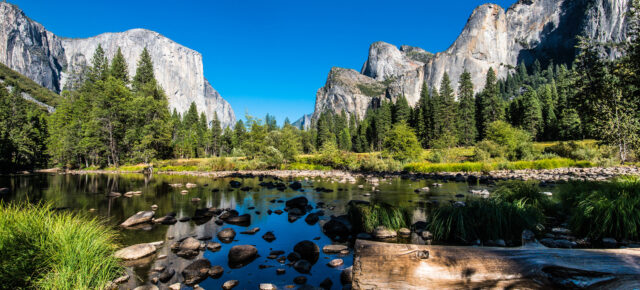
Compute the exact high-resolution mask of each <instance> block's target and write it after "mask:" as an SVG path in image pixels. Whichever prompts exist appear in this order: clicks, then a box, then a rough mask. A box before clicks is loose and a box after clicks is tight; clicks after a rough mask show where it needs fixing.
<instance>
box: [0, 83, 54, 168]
mask: <svg viewBox="0 0 640 290" xmlns="http://www.w3.org/2000/svg"><path fill="white" fill-rule="evenodd" d="M46 119H47V114H46V111H45V110H43V109H42V108H40V107H38V106H37V105H35V104H33V103H31V102H28V101H26V100H25V99H23V98H22V97H21V96H20V91H19V88H18V87H14V89H13V92H12V93H11V94H9V92H7V90H6V88H5V87H4V84H2V83H0V172H15V171H19V170H32V169H35V168H41V167H43V166H46V164H47V158H48V156H47V155H46V153H45V152H46V147H45V146H46V140H47V137H48V132H47V121H46Z"/></svg>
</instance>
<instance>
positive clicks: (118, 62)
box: [111, 47, 129, 84]
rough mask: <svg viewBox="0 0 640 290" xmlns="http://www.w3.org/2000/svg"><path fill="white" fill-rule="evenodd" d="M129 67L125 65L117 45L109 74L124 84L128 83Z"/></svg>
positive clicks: (125, 62)
mask: <svg viewBox="0 0 640 290" xmlns="http://www.w3.org/2000/svg"><path fill="white" fill-rule="evenodd" d="M128 71H129V69H128V67H127V61H126V60H125V59H124V55H122V50H120V48H119V47H118V51H117V52H116V54H115V56H114V57H113V60H111V75H112V76H113V77H114V78H116V79H117V80H121V81H122V82H124V83H125V84H127V83H129V72H128Z"/></svg>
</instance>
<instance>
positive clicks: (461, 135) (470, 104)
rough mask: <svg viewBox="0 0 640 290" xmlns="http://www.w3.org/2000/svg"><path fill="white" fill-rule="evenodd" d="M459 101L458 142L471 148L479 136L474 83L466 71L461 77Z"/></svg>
mask: <svg viewBox="0 0 640 290" xmlns="http://www.w3.org/2000/svg"><path fill="white" fill-rule="evenodd" d="M458 99H459V100H460V105H459V108H458V118H457V120H458V124H457V131H458V140H459V142H460V144H461V145H464V146H470V145H473V143H474V142H475V140H476V137H477V135H478V132H477V129H476V107H475V99H474V98H473V83H472V82H471V74H470V73H469V72H467V71H466V70H465V71H464V73H462V75H461V76H460V83H459V87H458Z"/></svg>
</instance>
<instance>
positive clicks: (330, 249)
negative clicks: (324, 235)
mask: <svg viewBox="0 0 640 290" xmlns="http://www.w3.org/2000/svg"><path fill="white" fill-rule="evenodd" d="M345 250H349V247H347V246H345V245H326V246H324V247H322V252H323V253H325V254H337V253H340V252H342V251H345Z"/></svg>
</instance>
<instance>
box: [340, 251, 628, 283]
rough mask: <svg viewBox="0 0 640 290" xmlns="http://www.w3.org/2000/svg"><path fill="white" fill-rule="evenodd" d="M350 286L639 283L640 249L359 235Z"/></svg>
mask: <svg viewBox="0 0 640 290" xmlns="http://www.w3.org/2000/svg"><path fill="white" fill-rule="evenodd" d="M352 286H353V289H461V288H463V289H465V288H466V289H468V288H503V289H504V288H511V289H550V288H606V289H639V288H640V249H612V250H598V249H552V248H546V247H544V246H542V245H540V244H537V243H533V244H525V245H524V246H522V247H519V248H490V247H461V246H429V245H409V244H389V243H381V242H373V241H365V240H357V241H356V244H355V254H354V261H353V283H352Z"/></svg>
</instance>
